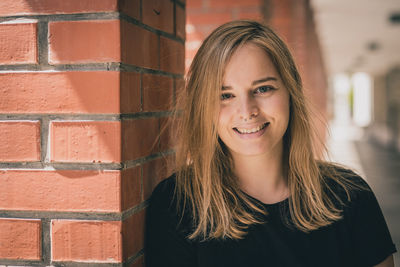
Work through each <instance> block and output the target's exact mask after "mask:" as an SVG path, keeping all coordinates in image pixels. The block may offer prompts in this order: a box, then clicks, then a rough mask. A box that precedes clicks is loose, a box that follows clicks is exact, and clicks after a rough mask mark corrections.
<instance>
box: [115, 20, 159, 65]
mask: <svg viewBox="0 0 400 267" xmlns="http://www.w3.org/2000/svg"><path fill="white" fill-rule="evenodd" d="M121 40H122V41H121V57H122V62H125V63H128V64H133V65H136V66H140V67H145V68H150V69H158V65H159V60H158V50H159V44H158V43H159V42H158V36H157V35H156V34H155V33H152V32H150V31H148V30H145V29H143V28H141V27H139V26H137V25H133V24H131V23H128V22H126V21H121Z"/></svg>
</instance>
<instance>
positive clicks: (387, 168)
mask: <svg viewBox="0 0 400 267" xmlns="http://www.w3.org/2000/svg"><path fill="white" fill-rule="evenodd" d="M354 144H355V148H356V151H357V154H358V157H359V162H360V163H361V166H362V169H363V173H364V175H365V178H366V180H367V182H368V184H369V185H370V186H371V187H372V189H373V191H374V192H375V195H376V198H377V199H378V202H379V204H380V206H381V208H382V211H383V214H384V216H385V219H386V222H387V224H388V227H389V229H390V233H391V235H392V238H393V242H394V243H395V244H396V248H397V250H398V251H399V250H400V153H399V152H396V151H394V150H390V149H387V148H386V149H385V148H384V147H382V146H380V145H377V144H374V143H371V142H367V141H365V140H358V141H354ZM394 257H395V264H396V266H400V253H399V252H397V253H396V254H395V255H394Z"/></svg>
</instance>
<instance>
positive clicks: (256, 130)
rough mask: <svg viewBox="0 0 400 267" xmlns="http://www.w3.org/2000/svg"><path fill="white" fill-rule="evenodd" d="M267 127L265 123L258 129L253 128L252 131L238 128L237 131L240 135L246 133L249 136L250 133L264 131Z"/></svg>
mask: <svg viewBox="0 0 400 267" xmlns="http://www.w3.org/2000/svg"><path fill="white" fill-rule="evenodd" d="M266 125H267V123H264V124H262V125H260V126H258V127H256V128H252V129H245V128H236V130H238V132H240V133H242V134H243V133H245V134H249V133H255V132H258V131H259V130H261V129H263V128H264V127H265V126H266Z"/></svg>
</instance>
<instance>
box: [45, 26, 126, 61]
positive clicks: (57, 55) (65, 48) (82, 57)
mask: <svg viewBox="0 0 400 267" xmlns="http://www.w3.org/2000/svg"><path fill="white" fill-rule="evenodd" d="M120 39H121V38H120V21H119V20H92V21H56V22H50V23H49V62H50V64H60V63H63V64H67V63H88V62H120V61H121V53H120V50H121V45H120Z"/></svg>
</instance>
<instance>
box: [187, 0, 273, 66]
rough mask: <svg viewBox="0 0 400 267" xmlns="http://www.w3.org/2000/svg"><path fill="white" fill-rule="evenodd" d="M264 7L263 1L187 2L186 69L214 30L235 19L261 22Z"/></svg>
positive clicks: (201, 0)
mask: <svg viewBox="0 0 400 267" xmlns="http://www.w3.org/2000/svg"><path fill="white" fill-rule="evenodd" d="M264 7H265V6H264V3H263V0H233V1H232V0H187V29H188V32H187V39H186V40H187V42H186V57H185V61H186V62H185V66H186V69H188V68H189V66H190V64H191V62H192V60H193V58H194V55H195V54H196V52H197V50H198V49H199V47H200V45H201V43H202V41H203V40H204V39H205V38H206V37H207V36H208V35H209V34H210V33H211V32H212V31H213V30H214V29H215V28H217V27H218V26H219V25H221V24H223V23H226V22H228V21H231V20H236V19H254V20H259V21H263V20H264V15H265V14H264V13H265V11H264Z"/></svg>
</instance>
